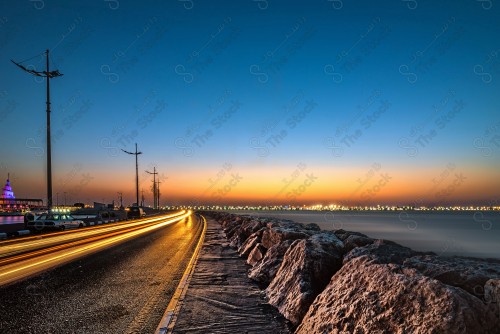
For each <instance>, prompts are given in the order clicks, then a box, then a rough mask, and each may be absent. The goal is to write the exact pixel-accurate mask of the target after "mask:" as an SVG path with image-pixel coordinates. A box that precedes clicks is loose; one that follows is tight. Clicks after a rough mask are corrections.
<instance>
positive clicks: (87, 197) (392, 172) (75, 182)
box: [11, 164, 500, 205]
mask: <svg viewBox="0 0 500 334" xmlns="http://www.w3.org/2000/svg"><path fill="white" fill-rule="evenodd" d="M492 175H498V176H499V177H496V178H493V179H492V178H491V176H492ZM134 176H135V175H133V174H132V173H130V171H128V170H127V171H122V170H119V171H116V172H113V173H112V172H110V171H106V172H99V173H97V172H91V171H89V172H88V175H87V176H85V174H84V173H80V174H77V175H75V176H74V177H73V178H72V179H69V180H68V181H67V182H66V183H64V181H65V180H64V178H61V177H59V178H56V179H55V181H56V182H54V202H55V201H56V198H55V196H56V193H59V203H62V201H63V196H64V195H63V193H64V192H66V193H67V199H68V203H73V202H80V201H83V202H86V203H90V204H91V202H92V201H96V202H100V201H105V202H111V201H112V200H115V203H117V192H122V193H123V199H124V205H129V204H131V203H133V202H135V182H134V181H135V178H134ZM11 181H13V182H12V183H13V184H12V185H13V189H14V192H15V193H16V196H17V197H21V196H20V195H23V196H24V195H29V196H27V197H30V196H31V197H37V196H40V198H44V194H45V188H44V187H45V183H44V182H41V181H40V180H39V179H33V180H31V179H28V180H11ZM34 181H36V184H37V191H36V192H35V191H33V189H34V188H33V187H32V186H31V185H32V184H33V183H31V182H34ZM151 185H152V177H151V176H148V175H142V174H141V175H140V196H141V193H142V190H144V196H145V199H146V204H151V203H152V193H151V189H150V187H151ZM499 188H500V173H499V172H498V171H497V170H494V169H493V168H485V167H482V168H479V167H477V166H466V167H464V168H460V169H459V168H457V167H454V168H451V167H450V168H449V167H446V166H440V168H431V167H428V168H420V169H419V170H410V169H406V170H405V169H404V168H400V167H398V169H396V168H393V169H391V168H388V167H385V166H378V165H377V164H373V165H372V166H368V168H360V167H357V168H335V169H334V168H325V167H316V166H306V165H305V164H303V165H301V164H298V165H295V166H292V167H291V168H290V166H279V167H274V168H272V169H264V168H236V167H232V168H229V167H227V168H224V167H220V168H218V169H217V168H216V169H215V170H214V169H210V168H204V169H202V168H190V169H189V168H186V169H183V170H173V171H171V173H170V174H169V175H168V178H167V179H165V180H163V181H162V184H161V188H160V189H161V197H160V198H161V200H160V202H161V203H165V204H171V203H172V204H177V203H182V204H190V203H192V204H205V203H207V204H225V203H227V204H245V203H249V204H256V203H258V204H263V205H264V204H312V203H324V204H329V203H339V204H348V205H349V204H353V205H356V204H360V205H364V204H424V203H431V204H441V203H448V204H450V203H468V202H471V201H472V202H477V201H482V202H486V203H487V202H493V201H495V200H496V198H498V189H499Z"/></svg>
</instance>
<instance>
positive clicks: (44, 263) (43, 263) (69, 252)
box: [0, 211, 191, 286]
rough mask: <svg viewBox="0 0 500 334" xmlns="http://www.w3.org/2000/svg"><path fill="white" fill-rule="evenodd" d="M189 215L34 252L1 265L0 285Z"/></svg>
mask: <svg viewBox="0 0 500 334" xmlns="http://www.w3.org/2000/svg"><path fill="white" fill-rule="evenodd" d="M190 215H191V211H188V212H186V213H184V214H182V215H180V216H176V217H174V218H170V219H168V217H165V216H163V217H159V218H154V219H151V220H150V222H156V221H160V222H159V223H158V224H154V225H148V226H145V227H143V228H139V229H133V230H131V231H130V230H127V231H122V233H119V234H118V235H116V234H115V233H114V234H113V235H112V236H110V237H108V238H105V239H102V236H97V238H98V240H92V239H94V238H96V237H90V240H89V242H87V243H85V244H83V245H78V246H75V247H72V248H70V249H63V250H58V251H55V252H52V253H50V254H42V255H39V256H38V255H37V254H35V257H33V258H30V259H26V260H22V261H19V262H16V263H12V264H8V265H5V266H2V267H0V286H2V285H6V284H9V283H12V282H14V281H17V280H20V279H22V278H26V277H29V276H33V275H35V274H38V273H40V272H42V271H45V270H47V269H50V268H54V267H56V266H60V265H62V264H65V263H68V262H71V261H74V260H76V259H78V258H81V257H83V256H86V255H89V254H92V253H95V252H98V251H101V250H103V249H106V248H109V247H111V246H115V245H117V244H119V243H122V242H125V241H126V240H130V239H132V238H135V237H138V236H139V235H142V234H145V233H148V232H151V231H153V230H156V229H158V228H161V227H164V226H166V225H170V224H173V223H175V222H178V221H180V220H182V219H184V218H187V217H189V216H190ZM165 219H167V220H165Z"/></svg>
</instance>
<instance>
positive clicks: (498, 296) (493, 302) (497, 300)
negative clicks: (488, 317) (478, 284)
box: [484, 279, 500, 317]
mask: <svg viewBox="0 0 500 334" xmlns="http://www.w3.org/2000/svg"><path fill="white" fill-rule="evenodd" d="M484 299H485V301H486V303H487V304H488V305H489V306H490V308H491V309H492V310H493V312H495V313H496V315H497V316H498V317H500V280H498V279H490V280H488V281H487V282H486V284H485V285H484Z"/></svg>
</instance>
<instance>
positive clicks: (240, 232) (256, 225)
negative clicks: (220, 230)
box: [228, 218, 265, 248]
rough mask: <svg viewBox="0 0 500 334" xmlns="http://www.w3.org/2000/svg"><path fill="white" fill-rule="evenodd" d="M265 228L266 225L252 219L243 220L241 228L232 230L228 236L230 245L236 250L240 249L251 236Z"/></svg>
mask: <svg viewBox="0 0 500 334" xmlns="http://www.w3.org/2000/svg"><path fill="white" fill-rule="evenodd" d="M264 226H265V224H264V223H262V222H260V221H258V220H254V219H250V218H247V219H244V220H242V221H241V223H240V224H239V226H237V227H235V228H234V229H232V230H231V231H230V234H228V237H229V242H230V245H231V246H232V247H236V248H238V247H240V246H241V245H242V244H243V243H244V242H245V240H246V239H247V238H248V237H249V236H250V235H252V234H253V233H255V232H257V231H258V230H260V229H261V228H262V227H264Z"/></svg>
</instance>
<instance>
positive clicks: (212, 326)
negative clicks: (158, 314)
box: [173, 219, 290, 334]
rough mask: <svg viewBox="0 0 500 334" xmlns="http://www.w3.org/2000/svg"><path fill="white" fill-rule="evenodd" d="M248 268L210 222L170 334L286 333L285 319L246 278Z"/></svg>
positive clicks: (217, 224)
mask: <svg viewBox="0 0 500 334" xmlns="http://www.w3.org/2000/svg"><path fill="white" fill-rule="evenodd" d="M249 268H250V266H249V265H247V264H246V263H245V260H244V259H242V258H240V257H239V255H238V253H237V252H236V250H234V249H232V248H231V247H230V246H229V244H228V242H227V239H226V238H225V236H224V233H223V232H222V227H221V225H220V224H219V223H217V222H216V221H215V220H213V219H208V220H207V232H206V236H205V242H204V244H203V248H202V249H201V253H200V257H199V259H198V263H197V265H196V269H195V272H194V274H193V276H192V278H191V282H190V284H189V288H188V290H187V294H186V297H185V298H184V300H183V301H182V308H181V311H180V314H179V315H178V317H177V321H176V323H175V327H174V330H173V332H174V333H215V332H216V333H276V334H277V333H290V331H289V329H288V327H287V324H286V322H285V319H284V318H283V317H282V316H281V315H280V314H279V313H278V312H277V311H276V309H274V308H273V307H272V306H270V305H269V304H268V303H267V302H266V300H265V299H264V296H265V295H264V293H263V292H262V291H261V290H260V289H259V287H258V286H257V284H256V283H255V282H253V281H251V280H250V279H249V278H248V277H247V271H248V269H249Z"/></svg>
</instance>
